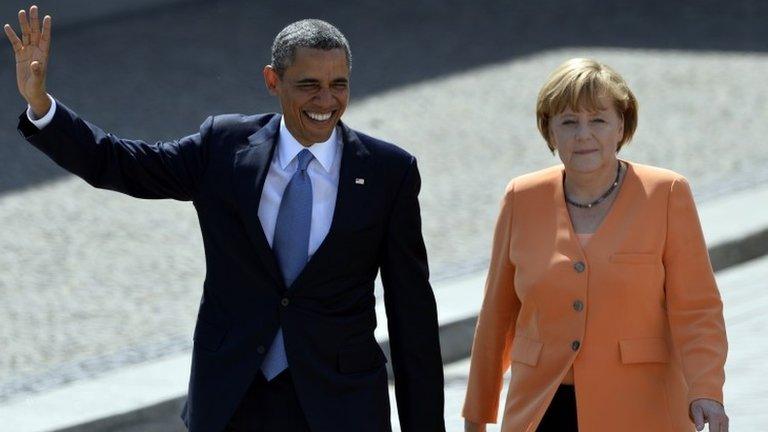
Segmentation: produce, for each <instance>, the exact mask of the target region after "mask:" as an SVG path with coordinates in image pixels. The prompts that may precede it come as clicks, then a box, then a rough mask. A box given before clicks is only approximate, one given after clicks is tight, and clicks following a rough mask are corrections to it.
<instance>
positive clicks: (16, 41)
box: [3, 24, 22, 55]
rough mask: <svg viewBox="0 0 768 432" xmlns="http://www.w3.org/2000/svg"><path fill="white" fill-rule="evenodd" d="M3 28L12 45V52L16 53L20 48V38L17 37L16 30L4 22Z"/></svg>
mask: <svg viewBox="0 0 768 432" xmlns="http://www.w3.org/2000/svg"><path fill="white" fill-rule="evenodd" d="M3 29H4V30H5V35H6V36H7V37H8V40H9V41H10V42H11V45H12V46H13V52H14V53H16V54H17V55H18V54H19V52H21V48H22V44H21V39H19V37H18V36H17V35H16V32H15V31H13V27H11V26H10V25H8V24H6V25H5V26H3Z"/></svg>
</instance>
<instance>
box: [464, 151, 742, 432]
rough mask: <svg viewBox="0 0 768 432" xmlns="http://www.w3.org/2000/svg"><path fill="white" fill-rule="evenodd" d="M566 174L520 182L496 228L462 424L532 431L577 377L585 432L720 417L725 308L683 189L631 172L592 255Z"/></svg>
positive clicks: (664, 174) (672, 431) (686, 426)
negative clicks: (566, 380)
mask: <svg viewBox="0 0 768 432" xmlns="http://www.w3.org/2000/svg"><path fill="white" fill-rule="evenodd" d="M563 174H564V170H563V167H562V166H556V167H552V168H548V169H545V170H542V171H538V172H535V173H532V174H528V175H524V176H522V177H518V178H516V179H514V180H512V182H510V184H509V186H508V187H507V191H506V194H505V196H504V199H503V200H502V206H501V213H500V215H499V219H498V222H497V225H496V230H495V234H494V240H493V251H492V258H491V264H490V269H489V271H488V279H487V282H486V286H485V298H484V300H483V306H482V309H481V311H480V316H479V318H478V322H477V328H476V330H475V340H474V344H473V347H472V360H471V366H470V373H469V383H468V388H467V397H466V401H465V404H464V410H463V415H464V417H465V418H467V419H468V420H471V421H474V422H477V423H495V422H496V415H497V412H498V406H499V393H500V391H501V387H502V376H503V374H504V372H505V371H506V370H507V368H510V367H511V369H512V370H511V381H510V383H509V391H508V394H507V401H506V406H505V408H504V417H503V420H502V425H501V430H502V431H504V432H529V431H531V432H532V431H535V430H536V427H537V425H538V424H539V422H540V421H541V418H542V416H543V415H544V412H545V411H546V409H547V407H548V406H549V402H550V401H551V399H552V396H553V395H554V393H555V390H556V389H557V387H558V385H560V383H561V382H562V379H563V377H564V376H565V374H566V373H567V372H568V370H569V369H570V368H571V367H573V372H574V385H575V390H576V405H577V411H578V419H579V429H580V430H582V431H585V432H600V431H607V432H613V431H623V432H631V431H638V432H639V431H643V432H645V431H654V432H667V431H669V432H679V431H692V430H694V426H693V423H692V421H691V420H690V418H689V415H688V409H689V404H690V402H691V401H693V400H694V399H697V398H709V399H714V400H717V401H719V402H721V403H722V400H723V393H722V388H723V383H724V381H725V374H724V366H725V357H726V352H727V349H728V347H727V341H726V336H725V324H724V321H723V315H722V302H721V300H720V294H719V292H718V289H717V285H716V284H715V279H714V274H713V272H712V267H711V265H710V262H709V256H708V254H707V248H706V245H705V244H704V237H703V235H702V232H701V225H700V223H699V219H698V215H697V213H696V207H695V205H694V202H693V197H692V195H691V191H690V188H689V186H688V183H687V181H686V180H685V178H683V177H682V176H680V175H679V174H676V173H674V172H671V171H668V170H664V169H660V168H654V167H650V166H644V165H639V164H633V163H628V170H627V173H626V176H625V179H624V183H623V184H622V186H621V189H620V190H619V192H618V196H617V197H616V200H615V201H614V203H613V206H612V208H611V210H610V212H609V213H608V215H607V216H606V217H605V219H604V220H603V222H602V224H601V225H600V227H599V228H598V230H597V231H596V232H595V234H594V236H593V237H592V239H591V240H590V241H589V243H588V244H587V246H586V247H585V248H582V247H581V246H580V244H579V241H578V238H577V237H576V235H575V234H574V231H573V227H572V224H571V220H570V216H569V215H568V209H567V208H566V205H565V196H564V192H563Z"/></svg>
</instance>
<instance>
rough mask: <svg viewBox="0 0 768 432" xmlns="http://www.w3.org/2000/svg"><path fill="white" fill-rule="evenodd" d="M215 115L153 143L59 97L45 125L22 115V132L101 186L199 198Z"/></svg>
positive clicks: (145, 194)
mask: <svg viewBox="0 0 768 432" xmlns="http://www.w3.org/2000/svg"><path fill="white" fill-rule="evenodd" d="M212 125H213V118H212V117H210V118H208V119H207V120H206V121H205V123H203V125H202V126H201V127H200V132H199V133H196V134H194V135H190V136H187V137H185V138H182V139H180V140H178V141H171V142H158V143H154V144H148V143H146V142H144V141H139V140H128V139H122V138H118V137H116V136H114V135H112V134H108V133H105V132H104V131H103V130H101V129H100V128H99V127H97V126H95V125H93V124H90V123H88V122H86V121H85V120H83V119H81V118H80V117H78V115H77V114H75V113H74V112H73V111H72V110H70V109H69V108H67V107H66V106H65V105H64V104H62V103H61V102H58V101H57V107H56V112H55V114H54V116H53V119H52V120H51V123H49V124H48V126H46V127H45V128H43V129H42V130H39V129H37V128H36V127H35V126H34V125H33V124H32V123H31V122H30V121H29V119H28V118H27V115H26V112H25V113H22V115H21V116H20V117H19V127H18V128H19V132H20V133H21V134H22V136H24V138H25V139H26V140H27V141H29V142H30V143H31V144H32V145H33V146H35V147H37V148H38V149H39V150H41V151H42V152H43V153H45V154H46V155H48V157H50V158H51V159H52V160H53V161H54V162H56V164H58V165H59V166H61V167H62V168H64V169H66V170H67V171H69V172H71V173H72V174H75V175H77V176H78V177H81V178H82V179H83V180H85V181H86V182H88V183H89V184H91V185H92V186H95V187H97V188H101V189H110V190H114V191H118V192H122V193H125V194H127V195H131V196H134V197H137V198H152V199H159V198H173V199H177V200H183V201H189V200H193V199H194V197H195V196H196V194H197V191H198V187H199V184H200V181H201V178H202V176H203V173H204V171H205V167H206V162H207V153H206V149H205V141H206V137H207V136H208V135H209V134H210V131H211V128H212Z"/></svg>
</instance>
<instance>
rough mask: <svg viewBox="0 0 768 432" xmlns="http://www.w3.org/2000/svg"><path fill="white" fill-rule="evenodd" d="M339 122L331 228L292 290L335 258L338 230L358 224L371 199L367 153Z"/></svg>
mask: <svg viewBox="0 0 768 432" xmlns="http://www.w3.org/2000/svg"><path fill="white" fill-rule="evenodd" d="M339 124H340V125H341V133H342V140H343V141H342V142H343V145H342V155H341V167H340V168H339V186H338V191H337V193H336V206H335V208H334V211H333V219H332V221H331V228H330V230H329V231H328V234H327V235H326V236H325V239H324V240H323V242H322V243H321V244H320V246H319V247H318V248H317V250H316V251H315V253H314V255H312V258H311V259H310V260H309V262H308V263H307V265H306V266H305V267H304V270H303V271H302V272H301V274H299V276H298V278H297V279H296V281H294V283H293V286H292V287H291V290H294V289H296V288H299V287H301V285H303V284H304V283H305V282H306V281H309V280H312V278H313V277H314V275H316V274H317V272H318V271H322V269H324V268H327V265H326V263H327V262H328V260H332V259H334V252H335V251H336V249H337V246H338V244H337V243H338V237H339V231H340V230H343V229H349V228H352V227H355V226H356V225H357V224H358V223H359V221H360V220H361V218H360V212H361V209H365V208H366V207H367V206H366V205H365V203H366V202H367V201H368V200H369V199H370V190H371V186H372V185H371V182H372V181H374V179H371V178H369V174H370V166H369V164H368V162H369V156H370V152H369V151H368V149H367V148H366V147H365V145H364V144H363V143H362V141H361V140H360V138H359V137H358V136H357V134H356V133H355V131H353V130H352V129H350V128H349V127H347V126H346V125H345V124H344V123H341V122H340V123H339Z"/></svg>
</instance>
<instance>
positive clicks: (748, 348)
mask: <svg viewBox="0 0 768 432" xmlns="http://www.w3.org/2000/svg"><path fill="white" fill-rule="evenodd" d="M766 281H768V256H766V257H763V258H759V259H756V260H752V261H748V262H746V263H744V264H741V265H738V266H735V267H731V268H729V269H727V270H724V271H722V272H720V273H718V274H717V282H718V284H719V287H720V291H721V293H722V296H723V304H724V307H725V323H726V328H727V331H728V341H729V345H730V349H729V353H728V361H727V364H726V383H725V396H724V397H725V403H726V409H727V413H728V415H729V417H730V419H731V424H730V428H731V432H757V431H764V430H766V429H767V427H766V425H768V410H766V409H765V404H766V402H768V378H766V370H765V356H766V353H768V339H767V338H766V337H765V330H766V329H768V314H766V313H765V311H766V310H768V296H767V295H765V293H766V288H768V283H766ZM468 374H469V360H463V361H460V362H456V363H453V364H450V365H447V366H446V367H445V420H446V426H447V432H461V431H463V430H464V429H463V427H464V426H463V425H464V420H463V418H461V408H462V405H463V403H464V396H465V392H466V386H467V376H468ZM506 379H507V380H509V374H508V373H507V375H506ZM391 390H392V391H390V395H391V394H393V391H394V389H391ZM506 393H507V385H506V384H505V385H504V390H503V391H502V394H501V400H502V403H501V406H500V408H499V421H500V420H501V412H502V411H501V410H503V406H504V404H503V401H504V398H505V397H506ZM392 404H393V406H395V405H394V399H392ZM392 419H393V426H396V423H397V422H396V419H397V416H396V414H393V416H392ZM499 426H500V425H499V424H495V425H489V426H488V432H498V430H499ZM395 430H397V431H399V428H396V429H395ZM704 430H705V431H706V430H707V429H704Z"/></svg>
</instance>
